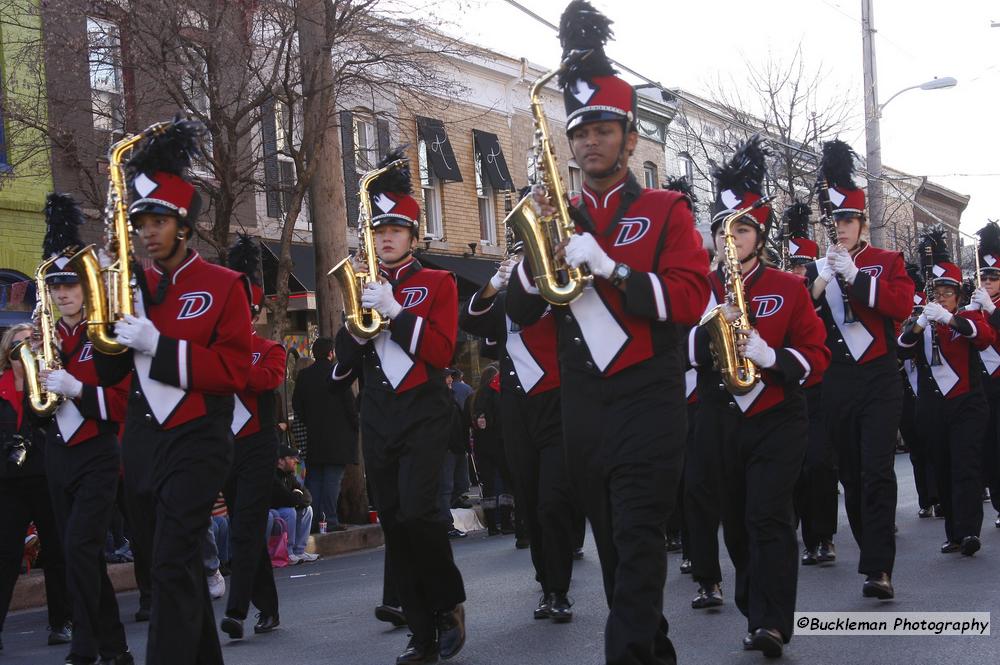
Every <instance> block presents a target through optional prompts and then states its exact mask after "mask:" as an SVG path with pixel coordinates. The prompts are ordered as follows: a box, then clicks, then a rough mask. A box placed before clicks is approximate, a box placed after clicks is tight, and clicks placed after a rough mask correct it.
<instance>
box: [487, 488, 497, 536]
mask: <svg viewBox="0 0 1000 665" xmlns="http://www.w3.org/2000/svg"><path fill="white" fill-rule="evenodd" d="M496 504H497V500H496V499H494V498H492V497H490V498H488V499H483V517H484V518H486V533H488V534H489V535H491V536H498V535H500V529H499V528H498V527H497V509H496Z"/></svg>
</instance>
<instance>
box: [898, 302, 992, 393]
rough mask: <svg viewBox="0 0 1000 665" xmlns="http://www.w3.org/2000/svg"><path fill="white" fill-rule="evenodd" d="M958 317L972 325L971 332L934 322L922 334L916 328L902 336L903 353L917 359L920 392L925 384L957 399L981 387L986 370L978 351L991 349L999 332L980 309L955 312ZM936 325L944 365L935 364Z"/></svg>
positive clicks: (900, 344)
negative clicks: (933, 357) (963, 332)
mask: <svg viewBox="0 0 1000 665" xmlns="http://www.w3.org/2000/svg"><path fill="white" fill-rule="evenodd" d="M955 316H956V317H959V318H961V319H964V320H966V321H968V322H969V324H971V325H970V326H969V327H970V328H971V331H970V332H969V334H967V335H966V334H962V333H961V332H959V331H958V330H956V329H955V328H953V327H952V326H950V325H944V324H942V323H934V324H931V325H928V326H927V327H926V328H924V330H923V332H922V333H921V335H920V337H917V336H915V335H914V334H913V331H912V330H908V331H904V332H903V333H902V334H901V335H900V336H899V346H900V351H901V355H903V356H905V357H914V358H916V359H917V366H918V372H919V374H920V385H921V390H920V395H921V397H923V394H924V387H927V386H929V387H932V388H933V390H935V391H936V392H939V393H940V394H941V395H943V396H944V398H945V399H955V398H956V397H960V396H962V395H965V394H966V393H968V392H969V391H970V390H977V389H979V388H980V386H981V383H982V382H981V380H980V375H981V373H982V370H981V366H980V364H979V357H978V356H977V354H976V351H977V350H979V351H982V350H983V349H985V348H988V347H989V346H990V345H991V344H993V343H994V342H995V341H996V331H995V330H993V327H992V326H991V325H990V324H989V322H988V321H987V320H986V317H985V316H984V315H983V313H982V312H981V311H979V310H965V311H960V312H956V313H955ZM932 327H933V328H934V329H936V330H937V338H938V348H939V349H940V356H941V364H940V365H933V366H932V365H931V364H930V361H929V359H930V358H931V348H932V333H931V329H932Z"/></svg>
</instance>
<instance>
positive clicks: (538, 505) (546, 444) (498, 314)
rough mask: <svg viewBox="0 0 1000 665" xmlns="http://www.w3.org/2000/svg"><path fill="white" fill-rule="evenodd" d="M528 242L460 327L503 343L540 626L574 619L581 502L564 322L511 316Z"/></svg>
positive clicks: (507, 412)
mask: <svg viewBox="0 0 1000 665" xmlns="http://www.w3.org/2000/svg"><path fill="white" fill-rule="evenodd" d="M521 247H522V243H520V242H517V243H516V244H515V245H514V250H515V254H514V255H513V256H511V257H509V258H507V259H506V260H505V261H504V262H503V263H501V264H500V268H499V269H498V270H497V273H496V274H495V275H494V276H493V277H491V278H490V281H489V282H488V283H487V284H486V285H485V286H484V287H483V288H482V289H480V290H479V291H478V292H477V293H476V294H475V295H473V296H472V298H471V299H470V300H469V304H468V306H467V307H466V308H465V309H464V310H463V311H462V313H461V314H460V315H459V319H458V324H459V327H460V328H461V329H462V330H464V331H466V332H467V333H470V334H472V335H478V336H480V337H489V338H490V339H492V340H495V341H496V342H497V344H498V347H499V350H500V352H501V353H502V356H501V358H500V403H501V412H502V420H503V428H502V429H503V436H504V446H505V448H506V449H507V456H508V458H509V459H510V461H511V472H512V473H513V475H514V482H515V483H517V484H518V486H519V487H520V492H519V496H520V498H521V501H522V503H523V505H522V506H519V510H523V511H524V514H525V518H526V520H527V525H528V534H529V539H530V543H531V545H530V547H531V561H532V563H533V564H534V567H535V575H536V579H538V582H539V583H540V584H541V585H542V598H541V599H540V600H539V602H538V607H537V608H536V609H535V618H536V619H552V620H553V621H555V622H557V623H564V622H567V621H571V620H572V619H573V610H572V609H570V608H571V603H570V600H569V598H568V597H567V595H566V594H567V592H568V591H569V585H570V579H571V578H572V574H573V549H574V544H575V536H574V531H575V530H574V526H573V514H574V502H573V500H572V497H571V493H570V485H569V476H568V473H567V471H566V449H565V447H564V445H563V435H562V416H561V413H560V404H559V362H558V358H557V352H556V323H555V318H554V315H553V314H552V312H551V310H549V311H548V312H546V313H545V314H544V315H543V316H542V317H541V318H540V319H539V320H538V321H536V322H534V323H532V324H530V325H527V326H524V327H521V326H519V325H517V324H515V323H513V322H512V321H511V320H510V317H509V316H508V315H507V312H506V296H507V293H506V287H507V283H508V282H509V281H510V275H511V271H512V270H513V269H514V268H516V267H517V264H518V263H519V261H520V259H521V256H519V253H520V251H521Z"/></svg>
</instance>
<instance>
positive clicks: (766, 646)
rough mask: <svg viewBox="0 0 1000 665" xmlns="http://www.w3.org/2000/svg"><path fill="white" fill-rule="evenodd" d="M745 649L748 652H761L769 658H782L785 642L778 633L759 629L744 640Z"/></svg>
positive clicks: (767, 629)
mask: <svg viewBox="0 0 1000 665" xmlns="http://www.w3.org/2000/svg"><path fill="white" fill-rule="evenodd" d="M743 648H744V649H746V650H747V651H760V652H761V653H762V654H764V656H765V657H767V658H781V652H782V650H783V649H784V641H783V640H782V639H781V633H779V632H778V631H776V630H772V629H769V628H758V629H757V630H755V631H753V632H752V633H750V634H749V635H747V636H746V637H745V638H743Z"/></svg>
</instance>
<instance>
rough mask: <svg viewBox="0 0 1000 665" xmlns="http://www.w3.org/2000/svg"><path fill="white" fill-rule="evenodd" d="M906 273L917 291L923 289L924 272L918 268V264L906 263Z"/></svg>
mask: <svg viewBox="0 0 1000 665" xmlns="http://www.w3.org/2000/svg"><path fill="white" fill-rule="evenodd" d="M906 274H907V275H909V276H910V279H911V280H913V285H914V286H916V287H917V291H923V290H924V273H923V271H921V270H920V266H918V265H917V264H915V263H907V264H906Z"/></svg>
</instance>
